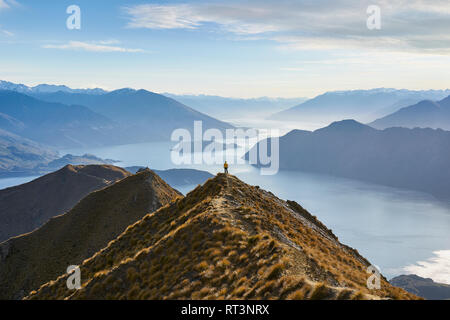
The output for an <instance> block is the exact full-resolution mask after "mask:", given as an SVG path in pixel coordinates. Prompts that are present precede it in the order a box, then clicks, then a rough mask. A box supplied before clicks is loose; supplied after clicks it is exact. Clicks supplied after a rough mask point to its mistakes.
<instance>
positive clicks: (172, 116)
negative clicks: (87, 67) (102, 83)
mask: <svg viewBox="0 0 450 320" xmlns="http://www.w3.org/2000/svg"><path fill="white" fill-rule="evenodd" d="M35 96H37V97H39V98H40V99H43V100H46V101H52V102H59V103H64V104H75V105H84V106H87V107H89V108H90V109H91V110H93V111H95V112H97V113H99V114H102V115H104V116H106V117H108V118H110V119H112V120H114V121H116V122H117V123H119V124H120V125H121V126H122V128H123V129H124V131H126V132H127V133H128V134H129V135H130V136H132V137H133V141H134V142H140V141H149V140H153V141H155V140H168V139H169V138H170V135H171V134H172V131H173V130H174V129H177V128H186V129H191V130H190V131H192V128H193V125H194V121H195V120H200V121H202V122H203V128H204V129H207V128H217V129H219V130H224V129H227V128H232V126H231V125H229V124H228V123H225V122H222V121H219V120H216V119H214V118H212V117H210V116H207V115H205V114H203V113H201V112H198V111H196V110H194V109H192V108H190V107H188V106H186V105H184V104H182V103H180V102H178V101H176V100H174V99H172V98H168V97H166V96H163V95H160V94H157V93H153V92H149V91H146V90H134V89H120V90H116V91H112V92H109V93H106V94H101V95H89V94H80V93H67V92H56V93H47V94H38V95H35Z"/></svg>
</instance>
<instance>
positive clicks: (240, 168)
mask: <svg viewBox="0 0 450 320" xmlns="http://www.w3.org/2000/svg"><path fill="white" fill-rule="evenodd" d="M170 146H171V144H170V143H165V142H161V143H142V144H134V145H124V146H114V147H107V148H100V149H83V150H64V151H63V152H61V153H72V154H76V155H81V154H84V153H92V154H94V155H96V156H98V157H101V158H110V159H117V160H121V162H120V163H117V165H118V166H123V167H126V166H133V165H141V166H149V167H150V168H153V169H169V168H174V167H177V166H175V165H173V164H172V162H171V158H170V151H169V150H170ZM231 152H232V151H231ZM178 167H190V168H196V169H202V170H206V171H209V172H211V173H213V174H215V173H217V172H218V171H221V165H216V166H215V165H211V166H205V165H181V166H178ZM230 173H232V174H235V175H237V176H238V177H239V178H240V179H242V180H243V181H245V182H247V183H249V184H252V185H259V186H260V187H262V188H264V189H266V190H270V191H271V192H272V193H274V194H275V195H277V196H278V197H280V198H282V199H289V200H295V201H297V202H298V203H300V204H301V205H302V206H303V207H304V208H306V209H307V210H308V211H309V212H311V213H312V214H314V215H316V216H317V217H318V218H319V219H320V220H321V221H322V222H324V223H325V224H326V225H327V226H328V227H329V228H331V229H332V230H333V232H334V233H335V234H336V235H337V236H338V237H339V239H340V240H341V242H343V243H345V244H347V245H350V246H352V247H354V248H356V249H358V251H359V252H360V253H361V254H362V255H364V256H365V257H366V258H368V259H369V261H371V262H372V263H373V264H374V265H377V266H378V267H380V269H381V271H382V273H383V274H384V275H386V276H387V277H388V278H390V277H392V276H395V275H398V274H401V273H405V270H404V268H405V267H407V266H414V265H416V264H417V262H418V261H426V260H427V262H426V263H427V265H426V268H422V269H423V270H422V269H420V268H419V269H420V270H419V269H417V268H416V269H414V270H416V273H421V274H420V275H422V276H430V277H432V278H433V279H439V280H440V281H441V282H443V277H444V276H443V275H446V274H449V268H450V261H442V259H436V258H435V253H436V252H438V251H439V252H447V250H450V204H448V203H443V202H440V201H438V200H436V199H434V198H433V197H431V196H429V195H426V194H423V193H418V192H412V191H407V190H399V189H394V188H388V187H382V186H377V185H372V184H367V183H363V182H358V181H353V180H348V179H342V178H336V177H330V176H324V175H318V174H310V173H303V172H288V171H284V172H283V171H281V172H279V173H278V174H277V175H274V176H261V175H260V174H259V170H258V169H256V168H253V167H251V166H249V165H246V164H244V165H231V167H230ZM20 179H22V180H20ZM20 179H3V180H0V188H3V187H5V186H7V185H8V184H9V185H14V184H18V183H22V182H25V181H27V178H20ZM175 187H176V186H175ZM193 187H195V186H184V187H177V189H178V190H180V191H181V192H183V193H186V192H188V191H190V190H191V189H192V188H193ZM443 256H448V255H443ZM446 259H447V258H446ZM447 260H448V259H447ZM444 280H445V279H444ZM449 280H450V279H449Z"/></svg>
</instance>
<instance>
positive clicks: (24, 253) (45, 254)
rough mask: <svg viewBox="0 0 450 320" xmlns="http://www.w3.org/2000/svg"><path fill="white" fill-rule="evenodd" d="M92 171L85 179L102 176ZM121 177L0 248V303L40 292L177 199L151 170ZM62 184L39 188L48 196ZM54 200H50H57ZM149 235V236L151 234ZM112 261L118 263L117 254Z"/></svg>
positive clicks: (55, 182) (150, 231)
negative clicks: (150, 213) (71, 266)
mask: <svg viewBox="0 0 450 320" xmlns="http://www.w3.org/2000/svg"><path fill="white" fill-rule="evenodd" d="M91 169H92V170H91V171H90V172H89V175H95V176H100V177H101V176H102V174H101V173H99V174H95V172H96V171H98V170H102V169H101V168H98V167H97V168H91ZM117 170H119V171H120V170H122V169H117ZM60 174H61V172H60V173H59V174H57V175H60ZM122 175H123V176H125V178H124V179H122V180H120V181H118V182H117V183H114V184H112V185H110V186H107V187H106V188H103V189H101V190H98V191H96V192H92V193H90V194H89V195H88V196H86V197H84V198H83V199H82V200H81V201H80V202H78V203H77V204H76V205H75V207H73V208H72V209H71V210H70V211H68V212H67V213H65V214H62V215H59V216H57V217H54V218H52V219H50V221H48V222H47V223H46V224H44V225H43V226H42V227H40V228H39V229H37V230H35V231H33V232H31V233H27V234H24V235H21V236H19V237H15V238H11V239H9V240H8V241H5V242H3V243H1V244H0V288H1V290H0V299H21V298H22V297H24V296H25V295H27V294H28V293H29V292H30V291H31V290H37V289H39V287H40V285H41V284H44V283H46V282H47V281H50V280H53V279H56V278H57V277H58V276H59V275H61V274H64V273H66V270H67V267H68V266H70V265H81V263H82V262H83V261H85V259H87V258H89V257H91V256H92V255H94V254H95V253H97V252H98V251H100V250H101V249H102V248H104V247H106V246H107V245H108V243H109V242H110V241H111V240H114V239H115V238H116V237H118V236H119V235H120V234H121V233H122V232H124V231H125V229H126V228H127V227H128V226H130V225H133V224H134V223H135V222H136V221H138V220H140V219H142V218H143V217H144V216H145V215H146V214H148V213H149V212H153V211H155V210H157V209H158V208H160V207H162V206H164V205H166V204H169V203H171V202H172V201H174V200H176V199H177V198H178V197H180V196H181V195H180V194H179V193H178V192H177V191H176V190H174V189H172V188H171V187H170V186H169V185H168V184H167V183H165V182H164V181H163V180H162V179H161V178H160V177H158V176H157V175H156V174H155V173H153V172H151V171H150V170H146V171H143V172H141V173H139V174H136V175H132V176H128V177H126V173H122ZM112 176H114V174H113V175H112ZM73 178H74V179H76V178H75V177H73ZM111 178H112V177H111ZM111 178H110V179H111ZM61 184H63V181H57V180H53V181H52V183H51V185H47V186H45V185H44V186H41V192H42V193H43V194H46V192H48V193H49V194H52V189H53V188H56V187H57V186H58V185H61ZM24 195H25V194H24ZM29 195H30V194H29ZM18 196H19V195H18ZM54 196H55V194H52V198H51V199H50V198H49V199H48V200H49V201H52V202H53V201H59V200H55V199H54ZM28 200H32V199H28ZM23 201H24V202H26V201H27V199H25V198H24V199H23ZM62 213H63V212H62ZM131 228H132V227H131ZM148 236H149V237H152V236H153V231H152V230H149V232H148ZM144 238H145V237H143V238H142V239H141V241H142V240H144ZM136 245H137V243H136ZM124 253H125V252H124ZM125 254H126V253H125ZM111 259H112V260H111V262H112V261H113V260H115V259H119V255H116V256H114V257H111ZM107 263H108V262H107ZM87 277H88V274H87V270H83V276H82V278H87Z"/></svg>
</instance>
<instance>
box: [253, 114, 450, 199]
mask: <svg viewBox="0 0 450 320" xmlns="http://www.w3.org/2000/svg"><path fill="white" fill-rule="evenodd" d="M268 146H269V152H270V143H269V144H268ZM258 147H259V145H257V146H255V148H258ZM279 154H280V168H281V169H284V170H302V171H308V172H318V173H324V174H328V175H335V176H342V177H348V178H352V179H359V180H363V181H368V182H372V183H377V184H381V185H387V186H392V187H398V188H406V189H412V190H418V191H422V192H427V193H430V194H433V195H435V196H437V197H440V198H445V199H450V163H449V161H448V160H449V159H450V132H449V131H443V130H440V129H439V130H434V129H419V128H416V129H407V128H389V129H385V130H376V129H374V128H372V127H370V126H367V125H364V124H361V123H359V122H356V121H354V120H344V121H340V122H334V123H332V124H331V125H329V126H328V127H326V128H322V129H319V130H316V131H313V132H311V131H301V130H293V131H291V132H289V133H288V134H286V135H285V136H283V137H281V138H280V153H279ZM246 157H247V158H248V154H247V155H246Z"/></svg>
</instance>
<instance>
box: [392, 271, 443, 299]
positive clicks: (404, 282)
mask: <svg viewBox="0 0 450 320" xmlns="http://www.w3.org/2000/svg"><path fill="white" fill-rule="evenodd" d="M389 282H390V283H391V284H392V285H394V286H396V287H399V288H402V289H405V290H406V291H408V292H411V293H412V294H415V295H417V296H420V297H424V298H425V299H429V300H450V285H448V284H443V283H437V282H434V281H433V280H432V279H428V278H427V279H426V278H422V277H419V276H417V275H415V274H410V275H401V276H398V277H395V278H393V279H391V281H389Z"/></svg>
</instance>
